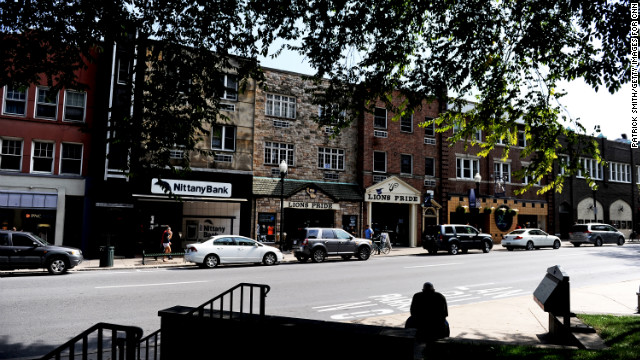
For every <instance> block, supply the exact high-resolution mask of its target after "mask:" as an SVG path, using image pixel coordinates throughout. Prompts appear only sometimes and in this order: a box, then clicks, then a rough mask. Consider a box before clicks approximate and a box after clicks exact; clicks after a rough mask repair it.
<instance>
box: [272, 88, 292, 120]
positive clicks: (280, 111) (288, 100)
mask: <svg viewBox="0 0 640 360" xmlns="http://www.w3.org/2000/svg"><path fill="white" fill-rule="evenodd" d="M265 114H266V115H267V116H277V117H284V118H289V119H295V118H296V98H294V97H292V96H283V95H274V94H267V104H266V106H265Z"/></svg>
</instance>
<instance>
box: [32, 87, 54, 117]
mask: <svg viewBox="0 0 640 360" xmlns="http://www.w3.org/2000/svg"><path fill="white" fill-rule="evenodd" d="M36 91H37V93H36V117H38V118H44V119H55V118H56V114H57V113H58V93H57V92H55V93H54V92H52V91H51V89H49V88H46V87H41V86H38V88H37V90H36Z"/></svg>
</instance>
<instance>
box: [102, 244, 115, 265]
mask: <svg viewBox="0 0 640 360" xmlns="http://www.w3.org/2000/svg"><path fill="white" fill-rule="evenodd" d="M113 252H114V247H113V246H100V267H112V266H113Z"/></svg>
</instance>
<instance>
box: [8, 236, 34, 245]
mask: <svg viewBox="0 0 640 360" xmlns="http://www.w3.org/2000/svg"><path fill="white" fill-rule="evenodd" d="M11 240H12V241H13V246H25V247H33V244H34V243H35V241H34V240H33V239H32V238H30V237H29V236H27V235H25V234H16V233H13V234H12V235H11Z"/></svg>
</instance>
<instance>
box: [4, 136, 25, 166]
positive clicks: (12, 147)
mask: <svg viewBox="0 0 640 360" xmlns="http://www.w3.org/2000/svg"><path fill="white" fill-rule="evenodd" d="M0 143H2V147H1V149H2V152H0V170H11V171H20V169H21V166H22V140H18V139H5V138H0Z"/></svg>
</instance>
